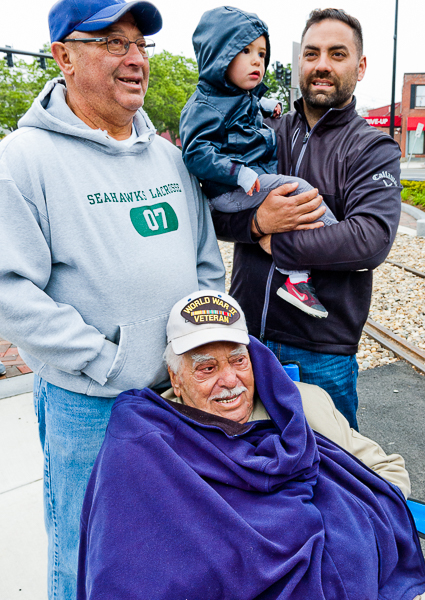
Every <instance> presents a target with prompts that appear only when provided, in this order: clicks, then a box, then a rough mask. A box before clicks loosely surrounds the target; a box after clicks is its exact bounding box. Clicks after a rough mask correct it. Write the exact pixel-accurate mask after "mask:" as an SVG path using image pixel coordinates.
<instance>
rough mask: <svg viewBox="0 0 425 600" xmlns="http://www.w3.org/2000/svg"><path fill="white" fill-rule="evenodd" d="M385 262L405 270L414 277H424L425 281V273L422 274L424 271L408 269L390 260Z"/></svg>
mask: <svg viewBox="0 0 425 600" xmlns="http://www.w3.org/2000/svg"><path fill="white" fill-rule="evenodd" d="M385 262H386V263H388V264H389V265H393V266H394V267H398V268H399V269H404V270H405V271H407V272H408V273H412V275H416V276H417V277H422V278H423V279H425V273H422V271H418V270H417V269H412V267H407V266H406V265H402V264H401V263H398V262H394V261H393V260H388V258H387V259H385Z"/></svg>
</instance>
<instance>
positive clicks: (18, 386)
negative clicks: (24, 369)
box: [0, 373, 34, 400]
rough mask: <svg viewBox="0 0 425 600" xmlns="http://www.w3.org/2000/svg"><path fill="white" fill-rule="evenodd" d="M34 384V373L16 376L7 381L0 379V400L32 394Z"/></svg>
mask: <svg viewBox="0 0 425 600" xmlns="http://www.w3.org/2000/svg"><path fill="white" fill-rule="evenodd" d="M33 384H34V373H27V374H26V375H18V376H16V377H10V378H9V379H4V380H3V381H2V380H1V379H0V400H3V398H10V397H11V396H18V395H19V394H27V393H28V392H32V389H33Z"/></svg>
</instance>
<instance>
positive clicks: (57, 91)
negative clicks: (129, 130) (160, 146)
mask: <svg viewBox="0 0 425 600" xmlns="http://www.w3.org/2000/svg"><path fill="white" fill-rule="evenodd" d="M133 124H134V127H135V129H136V132H137V139H136V140H135V141H134V143H133V144H132V145H127V144H123V143H122V142H120V141H117V140H115V139H114V138H111V137H110V136H109V135H107V133H106V131H102V130H101V129H91V128H90V127H89V126H88V125H86V124H85V123H84V122H83V121H81V119H79V118H78V117H77V116H76V115H75V114H74V113H73V112H72V110H71V109H70V108H69V106H68V105H67V103H66V84H65V80H64V79H62V78H56V79H52V80H51V81H48V82H47V83H46V85H45V86H44V88H43V90H42V91H41V92H40V94H39V95H38V96H37V98H36V99H35V100H34V102H33V104H32V106H31V108H30V109H29V110H28V112H27V113H25V115H24V116H23V117H22V119H20V121H19V123H18V127H19V128H20V129H21V128H22V127H36V128H38V129H45V130H47V131H49V132H52V131H55V132H57V133H61V134H63V135H69V136H72V137H75V138H81V139H83V140H85V141H88V142H92V143H93V144H97V145H99V150H101V151H103V152H106V153H108V154H119V153H120V152H126V153H140V152H141V151H143V150H144V149H145V148H147V146H149V145H150V144H151V143H152V142H153V140H154V139H155V133H156V130H155V128H154V126H153V125H152V123H151V121H150V119H149V117H148V116H147V114H146V113H145V112H144V110H142V109H140V108H139V110H138V111H137V112H136V114H135V116H134V120H133Z"/></svg>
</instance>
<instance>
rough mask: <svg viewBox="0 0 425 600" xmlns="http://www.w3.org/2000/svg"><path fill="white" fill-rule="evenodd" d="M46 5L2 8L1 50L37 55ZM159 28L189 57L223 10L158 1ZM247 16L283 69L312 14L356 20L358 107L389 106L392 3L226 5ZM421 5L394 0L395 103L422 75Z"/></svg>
mask: <svg viewBox="0 0 425 600" xmlns="http://www.w3.org/2000/svg"><path fill="white" fill-rule="evenodd" d="M52 4H53V2H52V1H51V0H13V1H9V2H7V3H6V2H2V6H1V12H0V46H4V45H6V44H7V45H12V46H14V47H15V48H17V49H20V50H30V51H38V50H39V49H40V48H41V46H42V45H43V44H44V43H45V42H47V41H48V40H49V30H48V26H47V16H48V12H49V9H50V7H51V6H52ZM154 4H155V5H156V6H157V7H158V8H159V10H160V11H161V14H162V17H163V21H164V26H163V29H162V31H161V32H160V33H158V34H156V35H155V36H153V37H154V40H155V42H156V44H157V49H158V51H161V50H168V51H169V52H172V53H174V54H184V55H185V56H188V57H194V54H193V49H192V42H191V38H192V33H193V31H194V29H195V27H196V25H197V23H198V21H199V19H200V17H201V15H202V13H203V12H204V11H205V10H208V9H210V8H213V7H215V6H221V5H223V2H220V1H218V2H217V1H214V0H157V1H156V2H155V1H154ZM229 4H230V5H231V6H237V7H238V8H241V9H243V10H246V11H249V12H256V13H257V14H258V15H259V17H260V18H261V19H263V20H264V21H265V22H266V23H267V24H268V26H269V31H270V40H271V48H272V56H271V61H272V62H274V61H276V60H278V61H280V62H282V63H284V64H286V63H288V62H291V59H292V42H293V41H297V42H298V41H300V37H301V32H302V30H303V26H304V24H305V21H306V19H307V17H308V14H309V12H310V11H311V10H312V9H314V8H318V7H320V8H325V7H327V6H329V5H330V6H336V7H337V8H343V9H344V10H346V11H347V12H348V13H350V14H352V15H353V16H355V17H357V18H358V19H359V20H360V22H361V24H362V27H363V36H364V42H365V54H366V57H367V60H368V67H367V71H366V75H365V78H364V80H363V81H362V82H361V83H360V84H358V86H357V90H356V96H357V102H358V104H357V105H358V107H369V108H373V107H378V106H382V105H385V104H389V103H390V101H391V78H392V65H393V36H394V16H395V0H386V1H385V2H384V0H340V1H339V2H336V3H334V2H332V0H331V1H329V0H326V2H325V3H324V4H320V3H319V2H318V0H301V1H299V0H295V2H293V3H291V2H277V1H273V0H262V1H261V2H255V1H254V0H238V1H236V2H230V3H229ZM424 27H425V2H424V0H399V18H398V39H397V79H396V101H399V100H401V89H402V81H403V74H404V73H421V72H425V44H424Z"/></svg>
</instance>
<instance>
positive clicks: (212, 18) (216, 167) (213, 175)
mask: <svg viewBox="0 0 425 600" xmlns="http://www.w3.org/2000/svg"><path fill="white" fill-rule="evenodd" d="M262 35H263V36H264V37H265V38H266V44H267V55H266V60H265V68H266V69H267V65H268V63H269V60H270V46H269V37H268V29H267V25H266V24H265V23H264V22H263V21H261V20H260V19H259V18H258V17H257V15H255V14H253V13H246V12H243V11H241V10H239V9H237V8H233V7H230V6H222V7H220V8H215V9H213V10H210V11H208V12H206V13H204V14H203V16H202V18H201V20H200V22H199V25H198V27H197V28H196V30H195V33H194V34H193V46H194V49H195V54H196V59H197V61H198V68H199V82H198V85H197V88H196V91H195V93H194V94H193V95H192V96H191V98H190V99H189V101H188V103H187V104H186V106H185V107H184V109H183V111H182V115H181V119H180V138H181V141H182V145H183V160H184V162H185V163H186V166H187V168H188V169H189V171H191V173H193V174H194V175H196V176H197V177H198V178H199V179H200V180H201V181H202V185H203V189H204V191H205V192H206V194H207V196H209V197H214V196H218V195H219V194H222V193H224V192H227V191H229V190H232V189H234V188H235V187H237V186H238V175H239V171H240V170H241V167H242V166H243V165H245V166H248V167H249V168H251V169H252V170H254V171H255V172H256V173H258V174H263V173H276V164H277V163H276V144H275V134H274V131H273V130H272V129H270V128H269V127H268V126H267V125H265V124H264V123H263V118H262V115H261V112H260V98H261V97H262V96H263V94H264V93H265V92H266V91H267V87H266V86H265V85H264V84H263V83H260V84H259V85H257V87H255V88H254V89H253V90H251V91H246V90H242V89H240V88H238V87H236V86H235V85H233V84H231V83H229V82H228V81H227V79H226V71H227V68H228V66H229V64H230V63H231V61H232V60H233V59H234V58H235V56H236V55H237V54H238V53H239V52H241V51H242V50H243V49H244V48H245V47H246V46H247V45H248V44H250V43H251V42H253V41H254V40H256V39H257V38H258V37H260V36H262Z"/></svg>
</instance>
